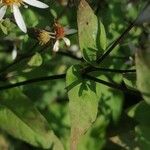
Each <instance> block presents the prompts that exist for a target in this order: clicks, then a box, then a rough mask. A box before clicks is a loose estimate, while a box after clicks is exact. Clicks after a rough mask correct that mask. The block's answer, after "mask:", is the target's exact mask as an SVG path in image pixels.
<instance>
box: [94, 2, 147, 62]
mask: <svg viewBox="0 0 150 150" xmlns="http://www.w3.org/2000/svg"><path fill="white" fill-rule="evenodd" d="M149 3H150V2H148V3H147V4H146V6H145V7H144V8H143V10H142V11H141V12H140V13H139V15H138V16H137V18H136V19H135V20H134V21H133V22H132V23H131V24H130V25H129V26H128V27H127V29H126V30H125V31H124V32H123V33H122V34H121V35H120V36H119V37H118V39H117V40H116V41H115V42H114V43H113V44H112V45H111V46H110V48H108V50H107V51H106V52H105V53H104V54H103V55H102V56H100V57H99V58H98V59H97V63H101V62H102V61H103V60H104V59H105V58H106V57H107V56H108V55H109V54H110V53H111V52H112V51H113V50H114V48H115V47H116V46H117V45H118V44H119V43H120V42H121V41H122V40H123V39H124V37H125V36H126V35H127V34H128V33H129V31H130V30H131V29H132V28H133V27H134V26H135V24H136V22H137V19H138V18H139V16H140V15H141V14H142V13H143V11H144V10H145V9H146V8H147V7H148V5H149Z"/></svg>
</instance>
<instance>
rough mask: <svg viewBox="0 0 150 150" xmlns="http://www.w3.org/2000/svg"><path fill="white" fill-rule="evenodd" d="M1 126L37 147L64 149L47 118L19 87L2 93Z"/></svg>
mask: <svg viewBox="0 0 150 150" xmlns="http://www.w3.org/2000/svg"><path fill="white" fill-rule="evenodd" d="M0 97H1V99H0V128H1V129H3V130H5V131H6V132H8V133H9V134H11V135H12V136H14V137H16V138H19V139H20V140H23V141H25V142H28V143H30V144H32V145H34V146H36V147H41V148H44V149H49V148H51V147H53V148H54V149H56V148H57V149H60V150H63V146H62V144H61V142H60V141H59V139H58V138H57V137H56V135H55V134H54V133H53V131H52V130H51V129H50V126H49V124H48V122H47V120H46V119H45V118H44V117H43V116H42V115H41V113H40V112H39V111H38V110H37V109H36V108H35V107H34V106H33V104H32V103H31V102H30V100H29V99H28V98H27V97H26V96H25V95H24V94H22V93H21V92H20V90H19V89H14V90H9V91H7V92H5V93H1V95H0Z"/></svg>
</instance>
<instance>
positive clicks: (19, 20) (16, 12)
mask: <svg viewBox="0 0 150 150" xmlns="http://www.w3.org/2000/svg"><path fill="white" fill-rule="evenodd" d="M13 14H14V18H15V20H16V23H17V25H18V27H19V28H20V29H21V30H22V31H23V32H25V33H26V32H27V28H26V25H25V23H24V20H23V18H22V15H21V13H20V10H19V8H18V6H16V5H13Z"/></svg>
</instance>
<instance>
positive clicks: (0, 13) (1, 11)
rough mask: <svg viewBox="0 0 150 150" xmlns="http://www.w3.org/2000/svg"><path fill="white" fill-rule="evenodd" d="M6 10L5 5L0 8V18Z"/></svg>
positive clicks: (0, 18)
mask: <svg viewBox="0 0 150 150" xmlns="http://www.w3.org/2000/svg"><path fill="white" fill-rule="evenodd" d="M6 10H7V6H3V7H1V8H0V20H2V19H3V17H4V15H5V13H6Z"/></svg>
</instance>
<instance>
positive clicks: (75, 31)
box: [65, 28, 77, 35]
mask: <svg viewBox="0 0 150 150" xmlns="http://www.w3.org/2000/svg"><path fill="white" fill-rule="evenodd" d="M74 33H77V30H76V29H67V28H65V34H66V35H69V34H74Z"/></svg>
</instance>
